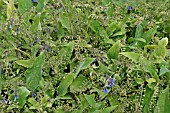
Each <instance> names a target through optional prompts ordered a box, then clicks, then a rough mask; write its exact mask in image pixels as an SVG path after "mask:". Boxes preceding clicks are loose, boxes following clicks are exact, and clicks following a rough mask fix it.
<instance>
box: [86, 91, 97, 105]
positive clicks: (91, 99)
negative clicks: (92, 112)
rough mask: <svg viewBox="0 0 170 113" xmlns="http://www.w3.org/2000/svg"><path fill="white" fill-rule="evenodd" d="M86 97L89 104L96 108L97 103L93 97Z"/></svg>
mask: <svg viewBox="0 0 170 113" xmlns="http://www.w3.org/2000/svg"><path fill="white" fill-rule="evenodd" d="M84 97H85V98H86V100H87V102H88V103H89V105H90V106H91V107H93V108H95V105H96V102H95V100H94V97H93V95H86V94H84Z"/></svg>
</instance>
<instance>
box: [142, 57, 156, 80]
mask: <svg viewBox="0 0 170 113" xmlns="http://www.w3.org/2000/svg"><path fill="white" fill-rule="evenodd" d="M140 64H141V65H142V67H143V70H144V71H145V72H148V73H150V74H151V76H152V77H154V76H155V75H156V76H157V74H156V68H155V66H154V64H153V63H152V62H151V61H149V60H147V59H146V58H145V57H142V58H140ZM154 79H156V81H157V78H154Z"/></svg>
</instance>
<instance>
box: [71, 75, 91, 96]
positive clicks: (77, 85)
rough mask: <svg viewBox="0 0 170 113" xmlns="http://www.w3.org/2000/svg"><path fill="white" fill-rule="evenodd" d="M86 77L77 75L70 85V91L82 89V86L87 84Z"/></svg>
mask: <svg viewBox="0 0 170 113" xmlns="http://www.w3.org/2000/svg"><path fill="white" fill-rule="evenodd" d="M87 83H88V82H87V77H85V76H83V75H80V76H78V77H77V78H76V79H75V80H74V81H73V83H72V84H71V85H70V92H72V93H74V92H77V91H82V90H83V87H84V86H86V85H87Z"/></svg>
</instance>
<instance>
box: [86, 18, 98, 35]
mask: <svg viewBox="0 0 170 113" xmlns="http://www.w3.org/2000/svg"><path fill="white" fill-rule="evenodd" d="M88 26H89V27H90V28H91V29H92V30H93V31H94V32H95V33H98V29H99V27H100V22H99V21H97V20H93V19H92V20H91V21H90V22H89V24H88Z"/></svg>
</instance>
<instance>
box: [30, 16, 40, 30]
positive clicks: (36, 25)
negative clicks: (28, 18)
mask: <svg viewBox="0 0 170 113" xmlns="http://www.w3.org/2000/svg"><path fill="white" fill-rule="evenodd" d="M40 16H41V14H40V13H38V14H37V15H36V16H35V19H34V21H33V24H32V25H31V27H30V29H31V31H32V32H40V31H41V30H42V28H41V23H40Z"/></svg>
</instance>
